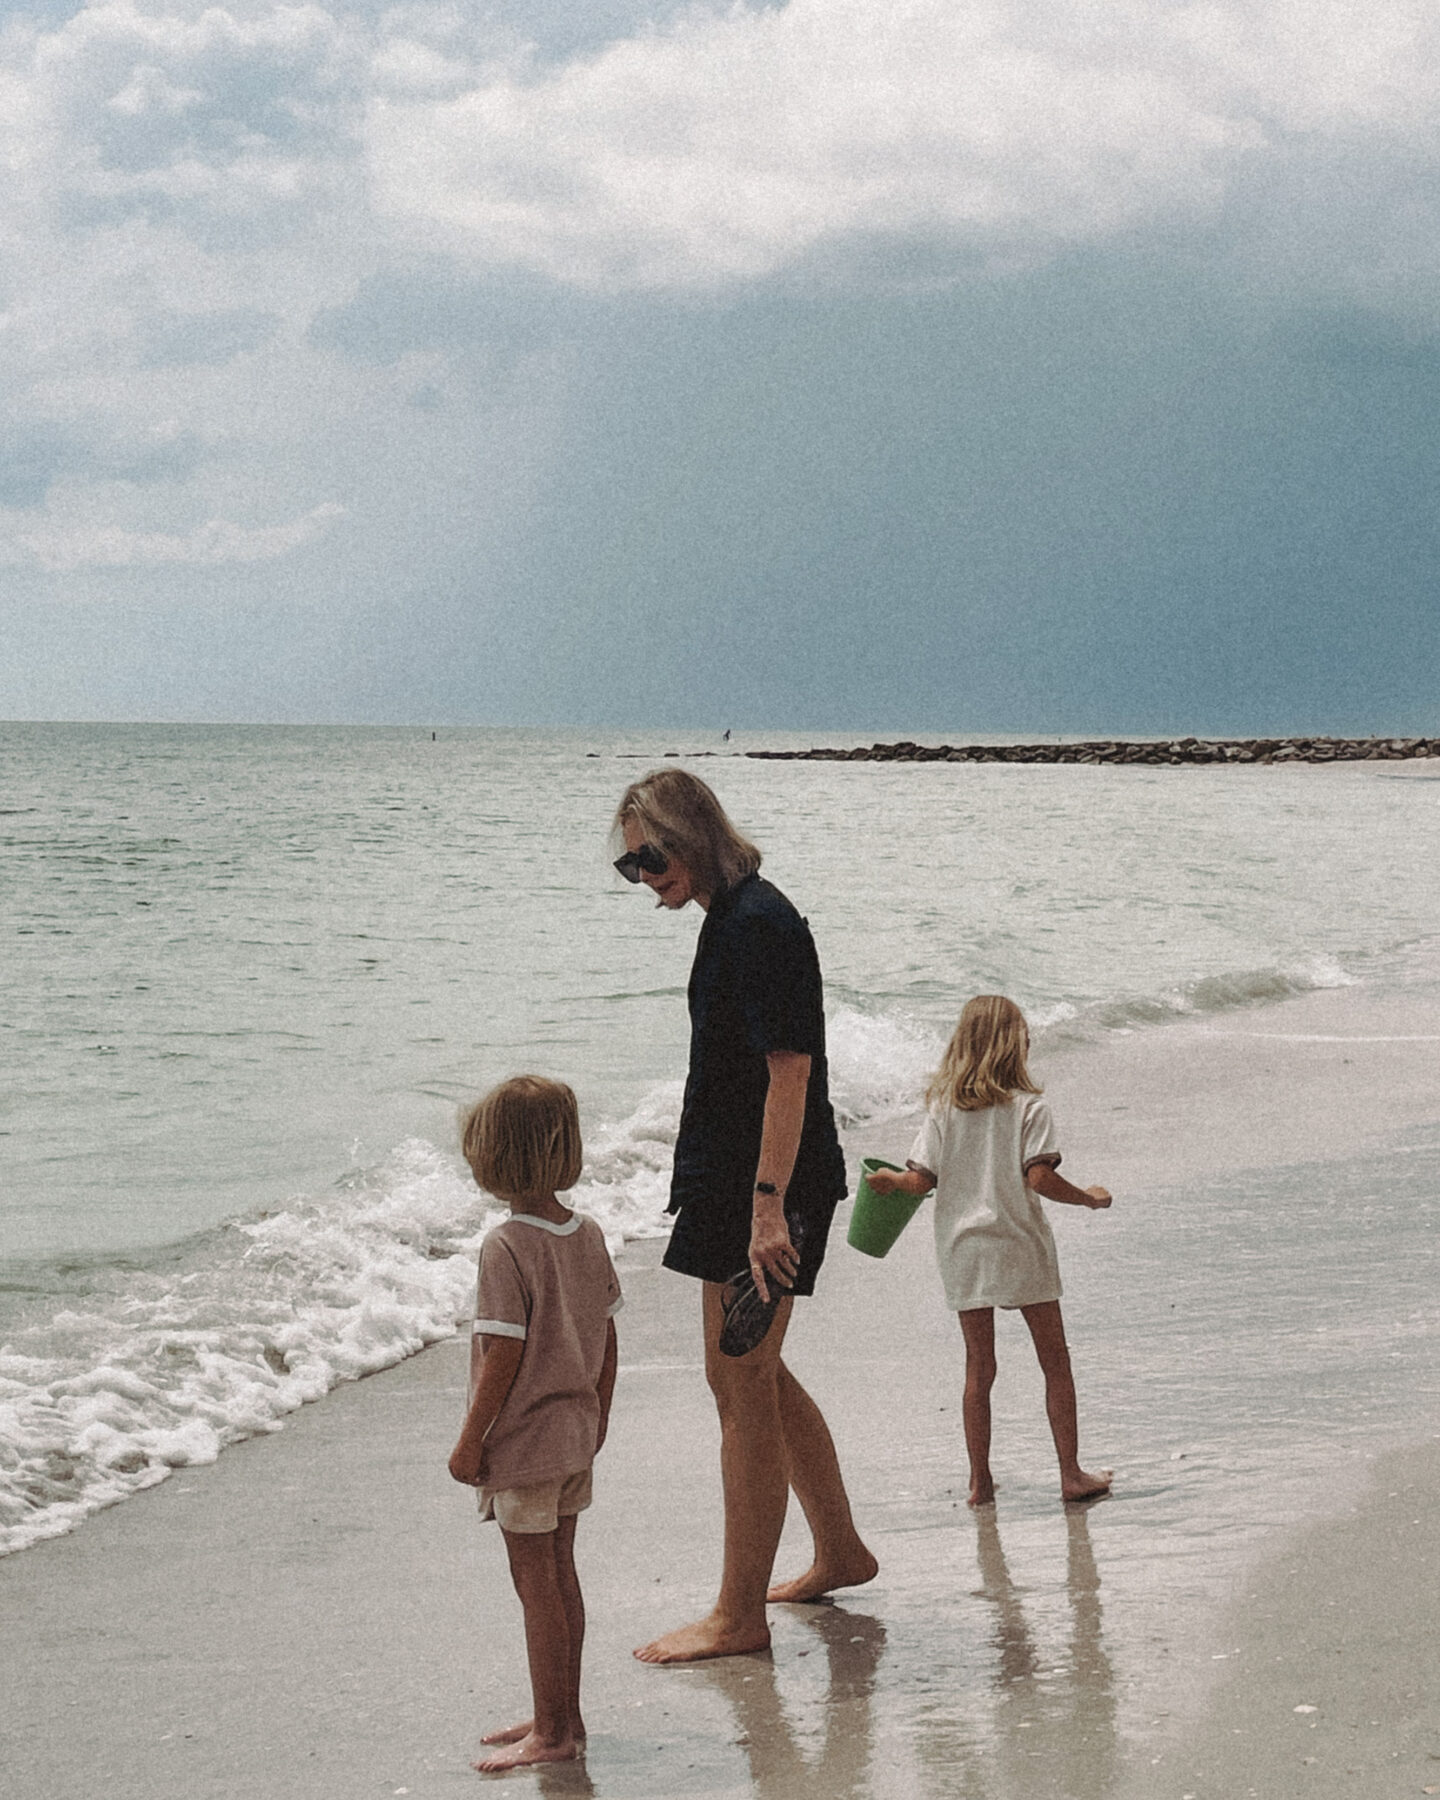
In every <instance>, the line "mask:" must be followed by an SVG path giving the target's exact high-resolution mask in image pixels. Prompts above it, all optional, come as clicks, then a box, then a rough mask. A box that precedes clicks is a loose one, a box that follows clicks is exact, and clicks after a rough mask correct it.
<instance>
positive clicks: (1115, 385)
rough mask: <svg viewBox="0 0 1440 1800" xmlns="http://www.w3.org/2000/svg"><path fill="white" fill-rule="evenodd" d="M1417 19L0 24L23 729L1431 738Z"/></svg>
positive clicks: (8, 381) (123, 20)
mask: <svg viewBox="0 0 1440 1800" xmlns="http://www.w3.org/2000/svg"><path fill="white" fill-rule="evenodd" d="M1437 551H1440V9H1437V8H1436V7H1435V6H1434V5H1433V0H1303V4H1302V0H1144V3H1139V0H888V3H887V4H885V5H877V4H875V3H874V0H865V3H864V4H862V3H861V0H788V3H787V4H779V5H761V4H745V3H739V4H733V5H706V4H699V5H683V6H674V5H667V4H663V3H661V0H656V3H653V4H641V3H639V0H584V3H583V4H582V3H581V0H501V3H498V4H493V5H480V4H472V5H467V6H452V5H449V4H435V5H428V4H417V5H399V6H390V7H386V6H378V5H369V6H367V5H364V4H361V5H358V6H355V7H353V8H350V9H345V10H342V9H341V8H339V7H338V6H334V5H331V4H328V3H324V0H287V3H285V4H273V3H271V0H233V3H228V4H207V3H206V0H100V3H96V4H90V5H84V6H79V7H76V6H74V5H72V4H69V3H68V0H31V4H29V5H21V6H18V7H14V8H11V9H10V10H8V11H5V12H3V14H0V717H9V718H59V719H193V720H240V721H249V720H276V721H283V722H288V721H311V720H313V721H324V722H329V721H357V722H363V721H374V722H392V723H402V722H403V723H424V724H439V723H458V724H464V723H473V724H537V725H561V724H574V725H583V726H600V725H646V724H652V725H665V726H669V725H686V724H689V725H695V726H705V727H714V728H717V729H718V728H721V727H724V726H734V727H748V728H760V727H767V726H768V727H770V728H772V729H779V728H787V729H797V730H805V731H811V730H813V731H817V732H818V731H823V730H824V729H825V728H830V729H832V730H840V729H846V730H856V729H862V730H863V729H869V728H871V727H873V728H875V729H876V730H877V732H879V731H882V730H890V731H892V732H897V731H904V730H910V731H926V732H932V731H939V732H943V733H947V734H949V733H954V734H957V735H961V734H963V733H964V732H966V731H974V732H993V731H1012V730H1013V731H1021V732H1051V731H1053V732H1147V731H1153V732H1179V731H1196V732H1230V733H1236V734H1244V733H1247V732H1248V733H1255V732H1263V731H1271V732H1274V731H1331V732H1341V733H1369V732H1380V733H1392V732H1432V733H1433V732H1440V689H1437V675H1440V601H1437V589H1436V582H1437V568H1440V558H1437Z"/></svg>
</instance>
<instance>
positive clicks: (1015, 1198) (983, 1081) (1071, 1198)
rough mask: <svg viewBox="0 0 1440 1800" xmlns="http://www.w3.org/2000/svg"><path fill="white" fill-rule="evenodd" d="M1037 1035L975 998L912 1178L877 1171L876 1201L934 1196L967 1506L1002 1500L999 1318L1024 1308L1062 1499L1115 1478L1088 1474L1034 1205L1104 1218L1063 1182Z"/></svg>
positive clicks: (991, 997)
mask: <svg viewBox="0 0 1440 1800" xmlns="http://www.w3.org/2000/svg"><path fill="white" fill-rule="evenodd" d="M1029 1048H1030V1034H1029V1032H1028V1030H1027V1029H1026V1026H1025V1019H1024V1016H1023V1014H1022V1013H1021V1011H1020V1008H1019V1007H1018V1006H1016V1004H1015V1002H1014V1001H1013V1000H1007V999H1005V997H1004V996H1003V995H1001V994H977V995H976V996H975V998H974V999H973V1000H967V1001H966V1003H965V1008H964V1011H963V1012H962V1013H961V1014H960V1023H959V1024H958V1025H957V1026H956V1027H955V1034H954V1036H953V1037H952V1038H951V1039H950V1043H949V1045H948V1046H947V1048H946V1051H945V1056H944V1059H943V1060H942V1062H941V1064H940V1067H939V1069H938V1070H937V1071H936V1072H935V1075H934V1078H933V1079H932V1080H931V1083H930V1087H929V1091H928V1092H927V1094H926V1096H925V1099H926V1103H927V1111H926V1116H925V1123H924V1124H923V1125H922V1126H921V1128H920V1135H919V1136H918V1137H917V1138H916V1139H915V1144H914V1147H913V1149H912V1150H911V1152H910V1161H909V1165H908V1168H907V1170H906V1172H905V1173H903V1174H902V1173H901V1172H900V1171H898V1170H888V1169H876V1170H874V1171H873V1172H872V1173H871V1174H870V1175H869V1176H868V1177H867V1179H868V1181H869V1184H870V1186H871V1187H872V1188H873V1189H874V1190H875V1192H876V1193H879V1194H889V1193H903V1194H928V1193H929V1192H930V1190H931V1189H932V1188H934V1190H935V1249H936V1252H937V1254H938V1256H939V1259H940V1277H941V1280H942V1281H943V1282H944V1284H945V1299H946V1302H947V1304H948V1305H950V1306H952V1307H953V1308H954V1309H955V1311H956V1312H958V1313H959V1315H960V1328H961V1330H962V1331H963V1332H964V1334H965V1447H966V1449H967V1450H968V1451H969V1454H970V1504H971V1505H972V1506H988V1505H989V1503H990V1502H991V1501H992V1500H993V1499H994V1498H995V1482H994V1479H993V1478H992V1476H991V1473H990V1389H991V1388H992V1387H993V1385H994V1382H995V1308H996V1307H997V1306H1000V1307H1012V1308H1018V1309H1019V1312H1020V1314H1021V1317H1022V1318H1023V1319H1024V1320H1025V1323H1026V1325H1028V1326H1029V1328H1030V1336H1031V1338H1032V1340H1033V1341H1034V1344H1035V1353H1036V1355H1037V1356H1038V1357H1039V1359H1040V1367H1041V1370H1042V1371H1043V1373H1044V1376H1045V1411H1046V1413H1047V1414H1048V1416H1049V1420H1050V1430H1051V1433H1052V1435H1053V1436H1054V1439H1055V1451H1056V1454H1057V1455H1058V1457H1059V1458H1060V1493H1061V1496H1062V1498H1063V1499H1065V1500H1088V1499H1092V1498H1093V1497H1094V1496H1095V1495H1097V1494H1103V1493H1105V1492H1107V1491H1108V1489H1109V1487H1110V1475H1111V1471H1110V1470H1109V1469H1103V1470H1101V1471H1100V1473H1099V1474H1098V1475H1092V1474H1091V1473H1089V1471H1088V1470H1085V1469H1082V1468H1081V1467H1080V1449H1079V1428H1078V1426H1077V1423H1076V1414H1075V1381H1074V1377H1073V1376H1072V1374H1071V1372H1070V1351H1069V1349H1068V1347H1067V1345H1066V1343H1065V1326H1064V1323H1063V1321H1062V1319H1061V1317H1060V1265H1059V1262H1058V1260H1057V1258H1056V1255H1055V1239H1054V1237H1053V1236H1052V1235H1051V1231H1050V1224H1049V1221H1048V1220H1047V1219H1046V1217H1045V1214H1044V1211H1043V1209H1042V1208H1041V1206H1040V1202H1039V1200H1038V1199H1037V1195H1044V1197H1045V1198H1046V1199H1047V1200H1056V1201H1059V1202H1060V1204H1061V1205H1062V1206H1090V1207H1104V1206H1109V1204H1110V1195H1109V1193H1108V1192H1107V1191H1106V1190H1105V1189H1104V1188H1103V1187H1089V1188H1078V1187H1075V1186H1074V1185H1073V1184H1072V1183H1070V1182H1068V1181H1067V1180H1066V1179H1065V1177H1064V1176H1063V1175H1062V1174H1060V1172H1059V1163H1060V1152H1059V1150H1058V1149H1057V1148H1056V1143H1055V1126H1054V1123H1053V1121H1052V1120H1051V1117H1050V1108H1049V1107H1048V1106H1047V1105H1046V1103H1045V1101H1044V1100H1043V1099H1042V1098H1041V1096H1040V1089H1039V1088H1038V1087H1037V1086H1036V1085H1035V1083H1034V1082H1033V1081H1032V1080H1031V1079H1030V1072H1029V1070H1028V1069H1027V1068H1026V1066H1025V1059H1026V1056H1027V1054H1028V1052H1029Z"/></svg>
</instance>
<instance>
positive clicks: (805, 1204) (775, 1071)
mask: <svg viewBox="0 0 1440 1800" xmlns="http://www.w3.org/2000/svg"><path fill="white" fill-rule="evenodd" d="M615 827H616V830H617V831H618V832H619V834H620V835H621V836H622V837H623V839H624V844H625V849H624V854H623V855H622V856H620V857H619V858H618V859H617V861H616V864H615V867H616V868H617V869H618V870H619V872H620V873H621V874H622V875H623V876H624V877H625V878H626V880H628V881H631V882H634V883H636V884H639V883H643V884H644V885H645V886H646V887H648V888H649V889H650V890H651V892H652V893H653V894H654V895H655V897H656V900H657V901H658V903H659V905H660V906H662V907H666V908H668V909H669V910H671V911H678V910H679V909H680V908H681V907H683V906H686V905H688V904H689V903H690V901H692V900H693V901H694V902H695V904H696V905H697V906H698V907H699V908H700V909H701V911H702V912H704V914H705V922H704V924H703V925H702V927H701V929H700V938H699V942H698V944H697V945H696V950H695V963H694V967H693V969H692V971H691V975H690V986H689V1001H690V1025H691V1035H690V1069H689V1075H688V1079H687V1081H686V1084H685V1101H684V1106H683V1109H682V1112H681V1119H680V1131H679V1135H678V1138H677V1140H676V1145H675V1169H674V1176H673V1178H672V1184H671V1195H670V1211H671V1212H672V1213H674V1214H675V1215H676V1218H675V1225H674V1228H673V1231H672V1233H671V1237H670V1243H669V1245H668V1247H667V1249H666V1252H665V1259H664V1260H665V1266H666V1267H667V1268H670V1269H673V1270H676V1271H677V1272H678V1273H680V1274H683V1275H689V1276H691V1277H693V1278H694V1279H696V1280H698V1281H700V1282H701V1283H702V1284H703V1285H702V1294H703V1302H702V1318H703V1326H704V1337H705V1372H706V1377H707V1379H708V1381H709V1383H710V1387H711V1390H712V1392H713V1393H714V1396H715V1403H716V1406H717V1408H718V1410H719V1413H720V1428H721V1439H722V1444H721V1475H722V1481H723V1486H724V1497H725V1555H724V1569H723V1573H722V1575H721V1581H720V1593H719V1597H718V1598H717V1600H716V1602H715V1605H714V1606H713V1607H712V1608H711V1610H710V1612H709V1613H707V1614H706V1616H705V1617H704V1618H703V1619H699V1620H697V1621H696V1622H695V1623H694V1624H691V1625H685V1626H682V1627H681V1628H680V1629H679V1630H676V1631H671V1632H667V1633H666V1634H665V1635H664V1636H663V1637H659V1638H656V1639H655V1641H654V1642H653V1643H650V1644H646V1645H645V1646H644V1647H643V1648H641V1649H639V1650H637V1651H636V1652H635V1654H636V1655H637V1656H638V1657H639V1658H640V1660H641V1661H642V1662H650V1663H671V1662H697V1661H701V1660H703V1659H704V1658H707V1657H714V1656H737V1655H743V1654H745V1653H747V1652H750V1651H755V1650H762V1649H764V1648H765V1647H766V1646H767V1645H768V1644H769V1642H770V1627H769V1623H768V1621H767V1619H766V1614H765V1605H766V1601H767V1599H769V1600H773V1601H798V1600H817V1599H819V1598H820V1596H821V1595H822V1594H826V1593H829V1592H830V1590H831V1589H833V1588H840V1587H854V1586H857V1585H858V1584H860V1583H861V1582H865V1581H869V1580H870V1579H871V1578H872V1577H873V1576H874V1574H875V1572H876V1566H877V1565H876V1562H875V1558H874V1557H873V1556H872V1555H871V1554H870V1552H869V1550H867V1549H866V1547H865V1545H864V1544H863V1543H862V1542H861V1540H860V1538H859V1536H858V1535H857V1533H856V1530H855V1525H854V1522H853V1520H852V1518H851V1515H850V1503H849V1500H848V1498H847V1496H846V1493H845V1484H844V1482H843V1480H842V1479H841V1475H840V1465H839V1462H838V1460H837V1458H836V1455H835V1446H834V1443H833V1442H832V1440H831V1437H830V1432H829V1430H828V1428H827V1426H826V1424H825V1421H824V1419H823V1418H822V1417H821V1414H820V1409H819V1408H818V1407H817V1406H816V1405H815V1402H814V1401H813V1400H812V1399H811V1398H810V1396H809V1395H808V1394H807V1393H806V1392H805V1390H804V1388H802V1387H801V1385H800V1383H799V1382H798V1381H797V1380H796V1379H795V1377H794V1376H793V1375H792V1374H791V1373H790V1371H789V1369H787V1368H786V1366H785V1364H784V1362H783V1361H782V1360H781V1349H782V1346H783V1344H784V1339H785V1330H786V1326H787V1325H788V1323H789V1318H790V1311H791V1308H792V1306H793V1305H794V1300H795V1296H797V1295H808V1294H811V1293H813V1292H814V1288H815V1277H816V1274H817V1273H818V1271H819V1268H820V1264H821V1262H822V1261H823V1259H824V1255H825V1243H826V1238H827V1235H828V1233H829V1230H830V1220H831V1216H832V1215H833V1213H834V1211H835V1205H836V1202H837V1201H838V1200H839V1199H840V1198H841V1196H842V1195H843V1194H844V1192H845V1186H846V1183H845V1164H844V1159H843V1157H842V1155H841V1152H840V1142H839V1138H838V1137H837V1135H836V1131H835V1119H834V1114H833V1113H832V1111H831V1108H830V1099H829V1093H828V1088H827V1071H826V1062H825V1012H824V1004H823V993H822V988H821V980H820V965H819V962H818V960H817V958H816V955H815V945H814V942H813V940H812V939H811V936H810V928H809V926H808V925H807V924H806V922H805V920H804V919H802V918H801V917H800V915H799V913H798V912H796V910H795V908H794V907H793V906H792V905H791V904H790V902H789V901H788V900H787V899H786V898H785V896H784V895H783V894H782V893H781V892H780V891H779V890H778V889H777V888H775V887H772V886H771V884H770V883H769V882H768V881H765V880H763V879H762V878H761V876H760V875H759V873H758V871H759V867H760V852H759V851H758V850H757V849H756V848H755V846H754V845H753V844H751V843H749V842H748V841H747V840H746V839H745V838H743V837H742V836H741V835H740V833H739V832H738V831H737V830H736V829H735V827H734V826H733V825H732V824H731V822H730V820H729V819H728V818H727V817H726V814H725V811H724V808H723V807H722V806H721V805H720V802H719V801H718V800H717V799H716V797H715V795H714V794H713V793H712V792H711V790H710V789H709V788H708V787H707V786H706V784H705V783H704V782H703V781H701V780H700V779H699V778H698V777H697V776H694V775H691V774H690V773H689V772H688V771H686V770H684V769H658V770H655V771H653V772H652V773H651V774H649V775H647V776H645V777H644V779H643V780H641V781H637V782H635V783H634V784H633V785H632V786H631V787H629V788H627V789H626V791H625V794H624V795H623V797H622V799H621V801H620V806H619V809H618V811H617V813H616V816H615ZM792 1487H793V1489H794V1490H795V1494H796V1496H797V1498H798V1499H799V1501H800V1504H801V1506H802V1507H803V1509H804V1512H805V1518H806V1521H807V1523H808V1524H809V1526H810V1530H811V1533H812V1535H813V1537H814V1540H815V1555H814V1560H813V1562H812V1564H811V1566H810V1568H809V1569H808V1570H807V1571H806V1572H805V1574H803V1575H802V1576H800V1577H799V1578H798V1579H797V1580H794V1581H789V1582H782V1583H780V1584H779V1585H777V1586H775V1587H771V1586H770V1576H771V1572H772V1569H773V1566H774V1561H775V1551H776V1548H777V1546H778V1545H779V1542H780V1532H781V1528H782V1526H783V1525H784V1523H785V1509H786V1505H787V1501H788V1489H789V1488H792Z"/></svg>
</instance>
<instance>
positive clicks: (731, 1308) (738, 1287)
mask: <svg viewBox="0 0 1440 1800" xmlns="http://www.w3.org/2000/svg"><path fill="white" fill-rule="evenodd" d="M785 1224H786V1226H787V1227H788V1229H789V1232H790V1242H791V1243H792V1244H793V1245H794V1247H795V1253H796V1255H797V1256H798V1255H799V1253H800V1245H801V1240H802V1238H803V1237H804V1230H803V1227H802V1225H801V1223H800V1221H799V1220H798V1219H791V1218H787V1219H786V1221H785ZM766 1285H767V1286H768V1287H769V1289H770V1298H769V1299H768V1300H762V1299H761V1298H760V1290H759V1288H757V1287H756V1285H755V1276H754V1274H753V1272H752V1271H751V1269H750V1266H749V1264H748V1263H747V1264H746V1266H745V1267H744V1268H743V1269H742V1270H741V1271H740V1273H739V1274H738V1275H735V1276H732V1277H731V1279H730V1280H729V1281H727V1282H726V1284H725V1291H724V1292H723V1293H722V1294H721V1296H720V1321H721V1322H720V1354H721V1355H722V1356H748V1355H749V1354H750V1352H751V1351H752V1350H753V1349H754V1348H755V1347H756V1345H757V1344H763V1343H764V1341H765V1334H766V1332H767V1331H769V1329H770V1327H771V1325H772V1324H773V1323H774V1320H775V1314H776V1313H777V1312H778V1311H779V1308H780V1302H781V1301H782V1300H783V1299H784V1298H785V1296H786V1295H787V1294H788V1293H789V1292H790V1289H789V1288H788V1287H782V1286H781V1285H780V1283H779V1282H778V1281H776V1280H775V1278H774V1277H773V1276H772V1277H771V1278H770V1280H769V1281H768V1282H767V1284H766Z"/></svg>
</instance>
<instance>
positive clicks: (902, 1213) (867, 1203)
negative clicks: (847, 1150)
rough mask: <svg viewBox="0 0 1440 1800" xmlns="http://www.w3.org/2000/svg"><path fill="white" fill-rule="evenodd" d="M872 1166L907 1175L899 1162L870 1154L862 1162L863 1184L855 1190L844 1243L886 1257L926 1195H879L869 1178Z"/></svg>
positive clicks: (861, 1178)
mask: <svg viewBox="0 0 1440 1800" xmlns="http://www.w3.org/2000/svg"><path fill="white" fill-rule="evenodd" d="M872 1169H894V1170H895V1171H896V1173H897V1174H901V1175H903V1174H904V1172H905V1171H904V1170H903V1169H902V1168H901V1167H900V1165H899V1164H898V1163H892V1162H885V1161H884V1160H883V1159H882V1158H880V1157H878V1156H867V1157H866V1158H865V1160H864V1161H863V1162H862V1163H861V1164H860V1185H859V1187H858V1188H856V1190H855V1206H854V1209H853V1211H852V1212H851V1214H850V1229H849V1231H848V1232H847V1233H846V1234H845V1242H846V1243H847V1244H849V1246H850V1248H851V1249H852V1250H861V1251H863V1252H864V1254H865V1255H866V1256H884V1255H886V1253H887V1252H888V1251H889V1249H890V1246H891V1245H892V1244H893V1243H894V1242H895V1240H896V1238H898V1237H899V1235H900V1233H901V1232H902V1231H903V1230H904V1229H905V1227H906V1226H907V1225H908V1224H909V1223H910V1221H911V1220H912V1219H913V1218H914V1217H915V1214H916V1213H917V1212H918V1211H919V1209H920V1202H921V1201H922V1200H923V1199H924V1197H925V1196H924V1195H923V1194H877V1193H876V1192H875V1190H874V1189H873V1188H872V1187H871V1185H870V1183H869V1182H868V1181H867V1180H866V1176H867V1175H869V1173H870V1172H871V1170H872Z"/></svg>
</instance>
